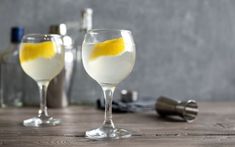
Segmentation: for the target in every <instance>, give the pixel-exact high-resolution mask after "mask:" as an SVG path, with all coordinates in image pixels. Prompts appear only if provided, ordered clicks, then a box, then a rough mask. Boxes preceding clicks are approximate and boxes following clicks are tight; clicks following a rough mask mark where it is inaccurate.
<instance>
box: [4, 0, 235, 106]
mask: <svg viewBox="0 0 235 147" xmlns="http://www.w3.org/2000/svg"><path fill="white" fill-rule="evenodd" d="M86 7H91V8H93V9H94V27H95V28H122V29H130V30H132V32H133V34H134V39H135V42H136V47H137V61H136V65H135V68H134V71H133V72H132V74H131V75H130V76H129V77H128V78H127V79H126V80H125V81H123V82H122V83H121V84H120V85H119V86H118V89H133V90H137V91H138V92H139V93H140V96H155V97H158V96H159V95H166V96H169V97H174V98H178V99H184V98H188V97H192V98H195V99H198V100H233V99H235V1H234V0H37V1H36V0H1V1H0V34H1V35H0V48H2V49H3V48H5V47H6V46H7V44H8V40H9V29H10V27H11V26H13V25H23V26H25V27H26V29H27V32H28V33H32V32H47V30H48V26H49V25H50V24H54V23H62V22H64V23H68V24H70V25H71V24H73V23H75V24H76V23H77V22H78V20H79V19H80V10H81V9H82V8H86ZM69 31H70V34H71V35H72V36H73V37H75V36H76V35H79V34H78V31H77V29H76V28H73V29H70V30H69ZM79 69H80V68H79ZM77 75H79V76H77V77H76V84H75V85H74V87H73V94H72V97H73V99H74V102H78V101H79V100H89V101H90V100H94V99H96V98H97V97H99V96H101V89H100V88H99V87H98V85H97V84H96V83H95V82H94V81H93V80H92V79H90V78H89V77H88V76H86V74H85V72H84V71H82V70H81V71H80V72H78V73H77ZM81 79H82V80H81ZM81 81H83V82H81ZM84 81H87V82H84ZM35 85H36V84H35ZM35 87H36V86H35ZM34 92H35V95H37V91H34ZM117 93H118V92H117ZM117 93H116V94H117Z"/></svg>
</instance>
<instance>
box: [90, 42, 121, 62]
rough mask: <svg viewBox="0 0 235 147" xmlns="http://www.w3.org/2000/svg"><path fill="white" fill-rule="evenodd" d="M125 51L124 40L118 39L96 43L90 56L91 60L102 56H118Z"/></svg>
mask: <svg viewBox="0 0 235 147" xmlns="http://www.w3.org/2000/svg"><path fill="white" fill-rule="evenodd" d="M124 50H125V44H124V39H123V38H116V39H111V40H106V41H103V42H99V43H96V44H95V45H94V48H93V50H92V52H91V54H90V60H95V59H96V58H98V57H102V56H118V55H120V54H121V53H122V52H123V51H124Z"/></svg>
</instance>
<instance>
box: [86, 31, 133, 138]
mask: <svg viewBox="0 0 235 147" xmlns="http://www.w3.org/2000/svg"><path fill="white" fill-rule="evenodd" d="M135 57H136V51H135V44H134V41H133V38H132V34H131V32H130V31H128V30H112V29H103V30H95V29H94V30H90V31H88V32H87V34H86V35H85V38H84V41H83V45H82V61H83V65H84V68H85V70H86V72H87V73H88V75H89V76H90V77H92V78H93V79H94V80H96V81H97V82H98V83H99V85H100V86H101V88H102V90H103V93H104V98H105V116H104V122H103V125H102V126H101V127H99V128H97V129H93V130H90V131H86V137H87V138H90V139H119V138H128V137H130V136H131V133H130V132H128V131H127V130H125V129H120V128H116V127H115V126H114V123H113V121H112V99H113V93H114V90H115V87H116V86H117V84H118V83H120V82H121V81H122V80H123V79H124V78H126V77H127V76H128V75H129V74H130V73H131V71H132V69H133V66H134V63H135Z"/></svg>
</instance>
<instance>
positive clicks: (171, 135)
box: [0, 102, 235, 147]
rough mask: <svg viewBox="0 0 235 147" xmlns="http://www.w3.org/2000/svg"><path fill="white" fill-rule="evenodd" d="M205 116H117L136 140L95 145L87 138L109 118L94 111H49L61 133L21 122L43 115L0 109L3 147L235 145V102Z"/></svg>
mask: <svg viewBox="0 0 235 147" xmlns="http://www.w3.org/2000/svg"><path fill="white" fill-rule="evenodd" d="M199 108H200V113H199V116H198V118H197V120H196V121H195V122H193V123H190V124H189V123H185V122H180V121H173V120H165V119H162V118H159V117H157V115H156V113H155V112H146V113H135V114H133V113H128V114H114V121H115V123H116V124H117V126H121V127H124V128H127V129H129V130H132V132H133V137H132V138H130V139H122V140H113V141H91V140H88V139H86V138H84V132H85V131H86V130H89V129H91V128H96V127H98V126H99V125H101V123H102V121H103V112H102V111H97V110H96V109H95V108H92V107H68V108H66V109H53V110H49V112H50V113H51V114H53V116H54V117H57V118H61V119H62V120H63V124H62V125H60V126H56V127H45V128H26V127H23V126H22V124H21V121H22V120H23V119H26V118H29V117H32V116H35V115H36V114H37V109H35V108H34V109H33V108H21V109H15V108H14V109H10V108H7V109H0V145H1V146H24V147H28V146H34V147H37V146H59V147H60V146H89V147H90V146H91V147H92V146H97V147H101V146H102V147H105V146H112V147H117V146H119V147H120V146H122V147H127V146H128V147H132V146H135V147H143V146H146V147H152V146H154V147H156V146H161V147H165V146H166V147H169V146H181V147H186V146H187V147H191V146H192V147H193V146H209V147H210V146H213V147H216V146H225V145H226V146H234V145H235V114H233V113H234V112H235V102H216V103H215V102H214V103H209V102H207V103H205V102H204V103H199Z"/></svg>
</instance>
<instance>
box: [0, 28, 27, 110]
mask: <svg viewBox="0 0 235 147" xmlns="http://www.w3.org/2000/svg"><path fill="white" fill-rule="evenodd" d="M23 35H24V28H23V27H12V28H11V44H10V45H9V47H8V48H7V49H6V50H3V51H2V52H1V56H0V63H1V72H0V73H1V91H0V93H1V95H0V96H1V106H2V107H8V106H16V107H20V106H22V105H23V97H24V92H23V91H24V89H23V88H24V85H23V78H24V76H26V75H25V74H24V72H23V70H22V68H21V66H20V62H19V44H20V42H21V39H22V37H23Z"/></svg>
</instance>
